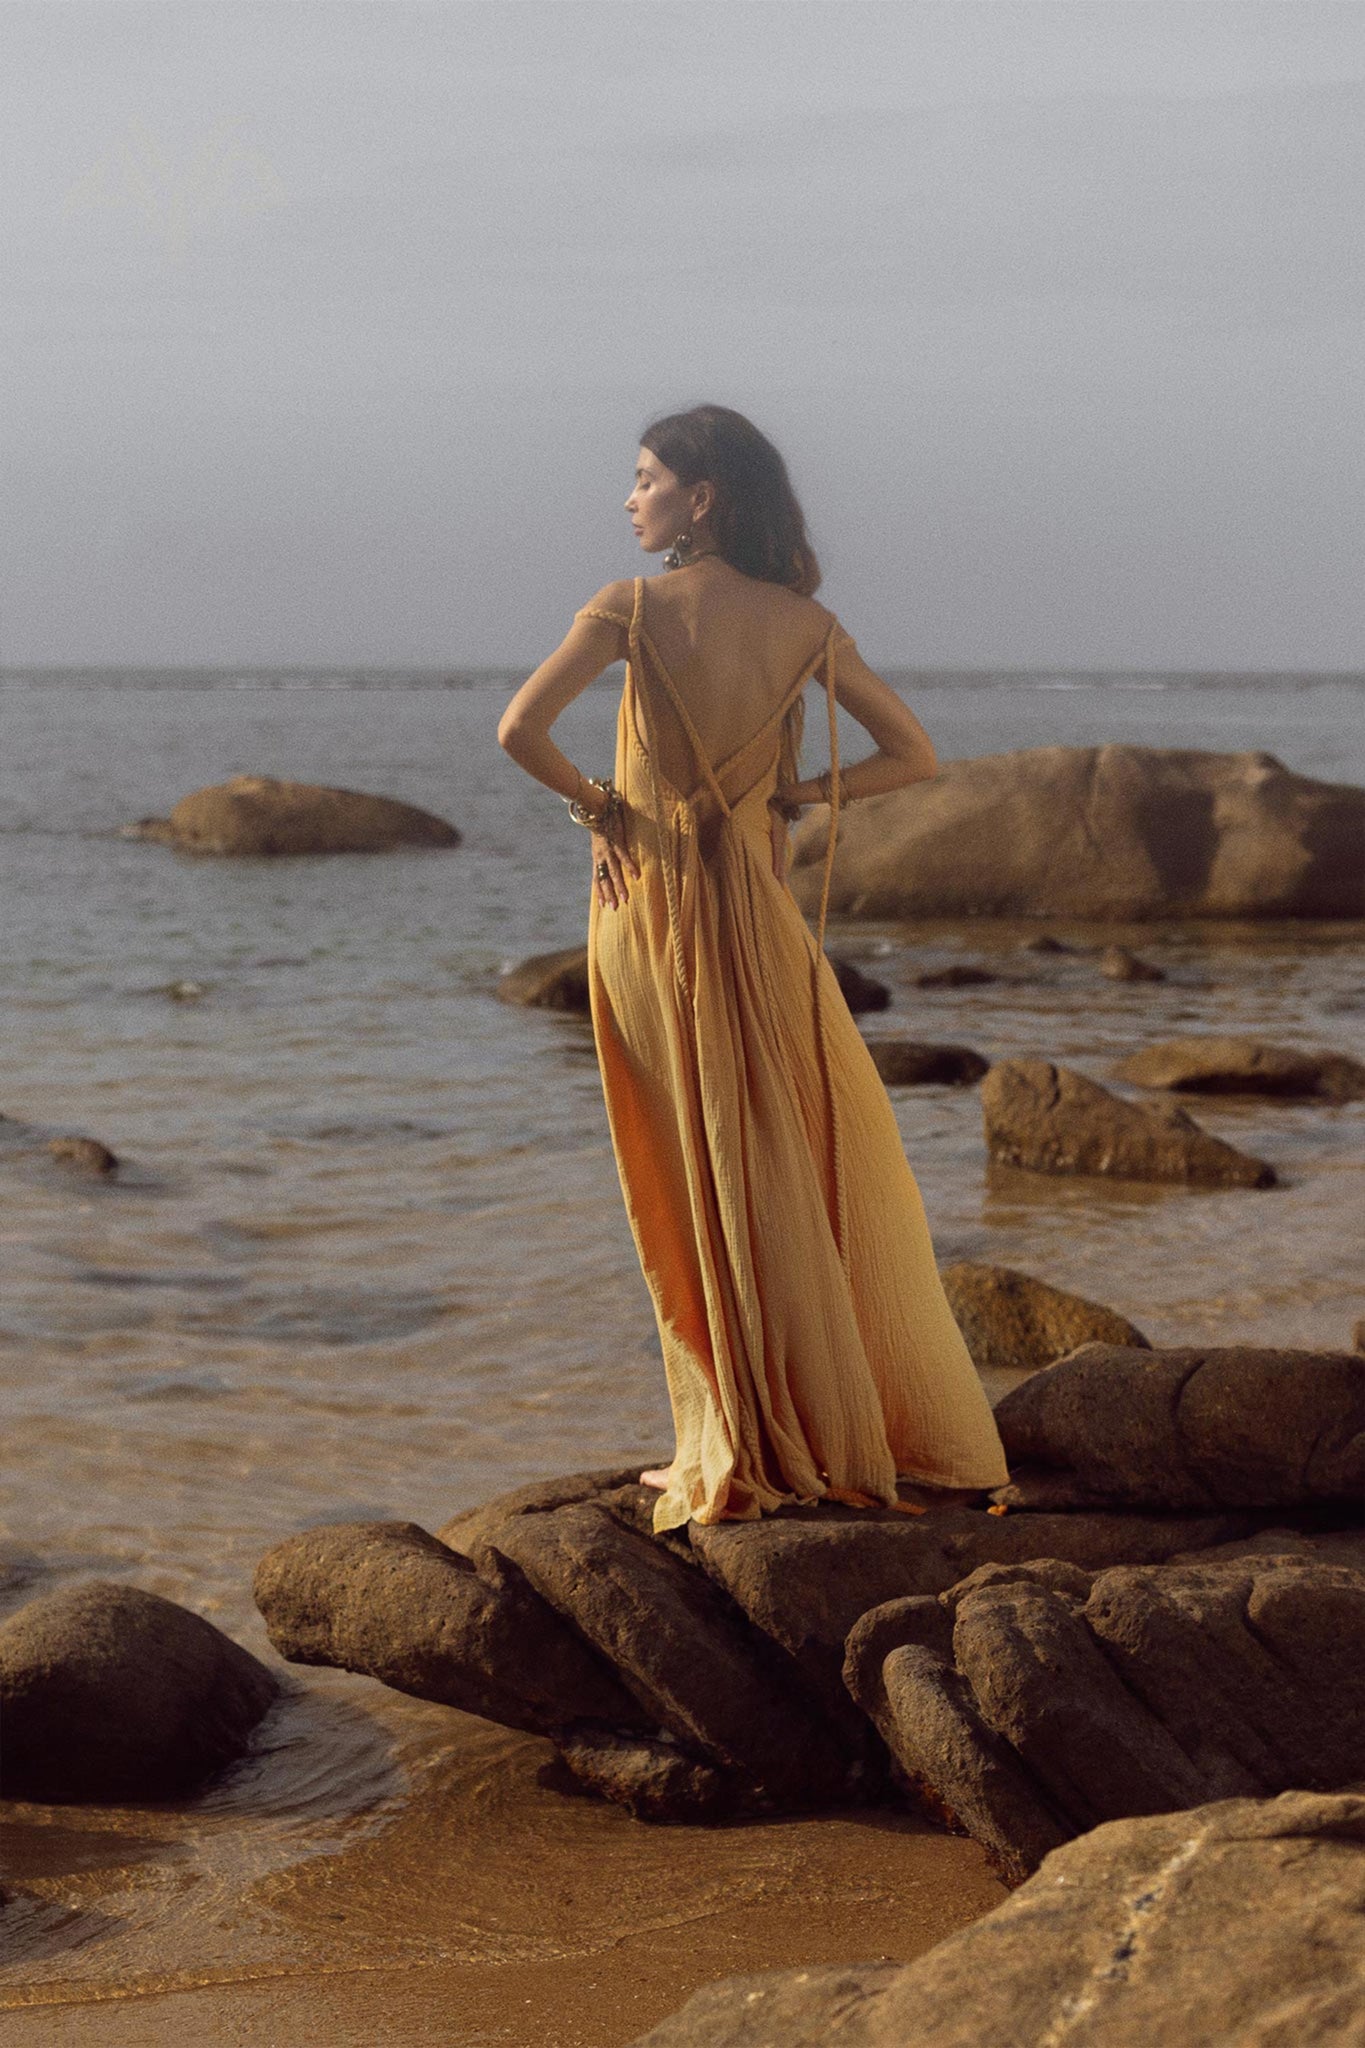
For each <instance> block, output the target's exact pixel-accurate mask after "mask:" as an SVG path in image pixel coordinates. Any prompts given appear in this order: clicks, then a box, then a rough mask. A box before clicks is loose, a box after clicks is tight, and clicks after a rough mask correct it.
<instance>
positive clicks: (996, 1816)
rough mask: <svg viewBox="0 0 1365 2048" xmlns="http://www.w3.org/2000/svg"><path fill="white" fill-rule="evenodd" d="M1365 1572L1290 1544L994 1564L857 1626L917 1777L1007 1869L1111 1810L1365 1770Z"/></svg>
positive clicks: (1008, 1872)
mask: <svg viewBox="0 0 1365 2048" xmlns="http://www.w3.org/2000/svg"><path fill="white" fill-rule="evenodd" d="M1362 1641H1365V1574H1362V1573H1361V1572H1360V1571H1358V1570H1356V1569H1355V1568H1354V1567H1353V1566H1351V1565H1349V1564H1328V1563H1324V1562H1322V1561H1321V1560H1319V1559H1317V1558H1311V1557H1303V1556H1298V1557H1290V1556H1269V1557H1267V1556H1260V1557H1255V1556H1252V1557H1226V1556H1225V1557H1222V1558H1220V1559H1218V1560H1217V1561H1215V1562H1203V1561H1200V1560H1194V1561H1192V1562H1190V1563H1187V1564H1184V1565H1176V1564H1173V1563H1166V1564H1164V1565H1160V1566H1150V1565H1146V1566H1143V1565H1121V1566H1118V1567H1116V1568H1115V1569H1113V1570H1110V1571H1104V1572H1099V1573H1089V1572H1085V1571H1082V1570H1080V1569H1079V1568H1078V1567H1077V1566H1075V1565H1071V1564H1061V1563H1059V1562H1058V1561H1057V1560H1055V1559H1044V1560H1035V1561H1033V1562H1029V1563H1024V1564H1019V1565H1014V1566H1002V1565H986V1566H983V1567H982V1568H981V1569H980V1570H978V1571H976V1572H973V1573H972V1574H971V1575H970V1576H969V1577H968V1578H966V1579H964V1580H963V1581H962V1582H961V1583H960V1584H958V1585H957V1586H954V1587H953V1588H952V1589H951V1590H950V1591H949V1592H947V1593H945V1594H942V1595H940V1597H939V1598H938V1599H936V1600H925V1599H920V1600H900V1601H896V1602H894V1603H892V1604H891V1605H890V1606H887V1607H883V1608H880V1609H876V1610H874V1611H872V1612H871V1613H868V1614H865V1615H864V1616H863V1617H862V1619H861V1620H860V1621H859V1622H858V1623H857V1625H856V1627H855V1628H854V1629H853V1630H852V1632H851V1634H850V1637H849V1644H848V1658H847V1663H846V1666H845V1672H846V1677H847V1681H848V1684H849V1687H850V1690H851V1691H852V1692H853V1694H854V1696H855V1697H856V1698H857V1700H858V1701H859V1703H860V1704H861V1705H862V1706H863V1708H864V1709H865V1711H866V1712H867V1713H868V1714H869V1715H870V1716H871V1718H872V1719H873V1721H874V1722H875V1723H876V1725H877V1728H878V1730H879V1731H880V1733H881V1735H882V1737H883V1739H884V1740H885V1742H886V1744H887V1746H888V1748H889V1749H890V1751H891V1754H892V1756H893V1758H894V1759H895V1761H896V1764H897V1766H898V1768H899V1770H900V1772H901V1774H902V1776H903V1778H904V1781H905V1782H906V1783H907V1784H908V1785H909V1786H910V1787H911V1788H912V1790H913V1791H914V1792H915V1793H916V1794H917V1795H918V1796H920V1797H921V1798H922V1800H923V1802H924V1804H925V1805H926V1806H927V1807H928V1809H929V1811H930V1812H931V1813H933V1814H935V1815H936V1816H939V1817H940V1818H944V1819H947V1820H948V1821H949V1822H950V1824H952V1825H956V1826H958V1827H961V1828H963V1829H964V1830H965V1831H966V1832H968V1833H970V1834H971V1835H972V1836H973V1837H974V1838H975V1839H976V1840H977V1841H979V1842H980V1843H981V1844H982V1846H983V1847H984V1848H985V1849H986V1852H987V1854H988V1856H989V1857H990V1858H991V1860H992V1862H993V1864H994V1865H995V1867H996V1868H997V1869H998V1870H999V1871H1000V1873H1001V1874H1002V1876H1004V1878H1005V1879H1006V1881H1007V1882H1011V1883H1016V1882H1018V1881H1019V1879H1020V1878H1021V1877H1023V1876H1026V1875H1027V1874H1028V1873H1029V1872H1030V1871H1031V1870H1033V1869H1035V1868H1036V1867H1037V1865H1038V1863H1039V1862H1040V1860H1041V1859H1042V1857H1043V1856H1044V1855H1046V1854H1047V1852H1048V1851H1049V1850H1050V1849H1052V1848H1054V1847H1055V1846H1056V1845H1057V1844H1058V1843H1059V1842H1061V1841H1064V1840H1066V1839H1068V1838H1070V1837H1071V1836H1073V1835H1076V1834H1081V1833H1084V1832H1085V1831H1086V1830H1087V1829H1089V1828H1092V1827H1095V1826H1097V1825H1098V1824H1099V1823H1100V1822H1102V1821H1106V1820H1117V1819H1120V1818H1123V1817H1124V1816H1127V1815H1136V1814H1143V1813H1159V1812H1164V1811H1167V1810H1168V1809H1175V1808H1179V1807H1184V1806H1193V1805H1198V1804H1200V1803H1201V1802H1203V1801H1205V1800H1209V1799H1222V1798H1232V1797H1236V1796H1240V1795H1244V1794H1245V1795H1250V1796H1257V1797H1259V1796H1261V1795H1264V1794H1266V1793H1272V1792H1281V1791H1285V1790H1288V1789H1289V1788H1291V1787H1299V1788H1304V1789H1308V1790H1318V1791H1331V1790H1335V1789H1338V1788H1341V1787H1343V1786H1347V1785H1350V1784H1353V1783H1354V1782H1355V1781H1356V1780H1358V1779H1359V1780H1365V1662H1363V1661H1362V1660H1361V1658H1360V1655H1359V1646H1360V1644H1361V1642H1362Z"/></svg>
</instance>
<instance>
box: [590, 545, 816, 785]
mask: <svg viewBox="0 0 1365 2048" xmlns="http://www.w3.org/2000/svg"><path fill="white" fill-rule="evenodd" d="M624 609H625V611H626V612H627V613H629V609H630V606H629V602H628V601H627V602H626V603H625V605H624ZM834 623H835V621H834V617H833V614H832V613H831V612H828V611H826V609H825V607H824V606H823V605H820V604H817V603H816V602H815V600H814V599H813V598H808V597H801V596H798V594H797V593H796V592H795V591H793V590H786V589H783V588H782V586H781V585H779V584H776V583H765V582H762V581H760V580H759V579H758V578H756V577H752V576H745V575H744V574H743V573H742V572H741V571H740V570H737V569H733V568H731V567H730V565H729V564H728V563H726V562H720V561H707V562H704V563H697V564H696V565H695V566H694V567H690V568H688V569H686V570H683V571H679V572H677V573H674V574H665V575H662V576H651V577H648V578H647V579H646V580H645V585H644V630H645V632H646V633H647V634H648V636H649V639H650V641H651V643H652V645H653V647H654V649H655V650H656V651H657V654H658V656H659V659H660V660H661V661H662V663H663V665H664V667H665V668H666V669H667V671H668V674H669V676H670V677H671V679H672V681H673V683H674V686H675V687H676V689H677V692H678V695H679V697H680V698H681V699H682V701H683V704H684V705H685V707H686V709H687V713H688V716H689V717H690V719H691V721H692V724H693V726H694V727H695V729H696V733H697V737H698V740H699V742H700V745H701V749H702V751H703V752H704V753H705V756H706V758H707V760H708V761H709V762H710V764H711V766H712V768H713V769H715V770H717V771H720V770H722V769H723V768H724V766H725V765H726V764H728V763H730V762H734V763H735V767H736V770H737V775H736V777H735V778H734V781H735V782H737V784H738V787H737V788H735V787H733V786H732V785H731V780H730V778H726V777H725V776H724V775H722V778H721V779H722V781H723V782H724V783H726V786H727V791H728V793H730V794H738V793H739V791H740V790H742V788H743V787H745V786H746V785H748V784H750V783H752V782H753V781H754V780H755V779H756V777H757V776H758V775H759V774H760V773H761V772H762V771H763V769H764V767H765V765H766V763H767V761H768V760H769V759H771V757H772V755H773V754H774V753H775V752H776V750H777V747H778V742H779V735H778V730H777V726H776V718H777V714H778V713H779V712H780V711H781V710H783V708H784V707H786V706H788V705H789V704H790V703H791V702H792V699H793V693H794V691H795V686H796V685H797V684H798V683H799V682H801V681H802V680H803V679H804V678H805V677H806V676H808V675H809V674H810V673H811V672H812V670H813V669H814V667H815V666H816V664H817V663H818V662H819V661H820V658H821V656H822V654H823V651H824V646H825V642H826V640H827V638H828V636H829V632H830V628H831V625H832V624H834ZM840 631H842V629H840ZM845 637H847V636H845ZM643 686H644V687H649V678H645V679H644V682H643ZM798 694H799V693H798ZM649 710H650V714H651V718H652V721H653V725H654V731H655V743H656V745H657V748H658V754H659V760H658V766H659V771H660V773H661V775H663V777H664V778H665V779H666V780H667V781H668V782H669V783H670V784H671V786H672V787H673V788H674V789H675V790H677V791H678V792H679V793H680V794H683V795H686V794H688V793H689V792H691V791H692V790H693V789H694V788H695V787H696V785H697V783H698V781H699V779H700V769H699V765H698V763H697V760H696V751H697V750H696V749H695V748H694V746H693V744H692V742H691V740H690V739H689V737H688V735H687V733H686V731H685V730H684V727H683V725H682V722H681V720H680V718H679V716H678V713H677V711H676V710H675V708H674V706H673V703H672V701H671V698H670V697H669V694H668V692H667V691H666V690H665V689H662V688H659V687H654V688H652V689H651V690H650V699H649ZM764 732H767V733H768V735H769V743H768V745H767V746H766V747H764V746H760V745H759V744H758V743H757V740H756V736H757V735H760V734H762V733H764ZM750 741H754V742H755V743H754V745H753V747H752V749H750V748H749V744H748V743H749V742H750ZM741 755H742V756H743V758H742V760H741V759H738V758H737V757H739V756H741Z"/></svg>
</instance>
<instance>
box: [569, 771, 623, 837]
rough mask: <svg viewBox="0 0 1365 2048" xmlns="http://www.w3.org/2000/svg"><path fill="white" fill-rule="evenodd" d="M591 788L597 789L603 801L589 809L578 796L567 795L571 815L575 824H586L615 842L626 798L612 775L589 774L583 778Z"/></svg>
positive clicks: (590, 828)
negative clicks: (594, 808)
mask: <svg viewBox="0 0 1365 2048" xmlns="http://www.w3.org/2000/svg"><path fill="white" fill-rule="evenodd" d="M581 779H582V781H583V782H584V783H585V784H586V786H587V787H588V788H589V789H595V790H596V791H597V793H598V795H599V796H600V797H601V799H602V801H601V802H600V803H599V804H598V806H597V808H596V810H591V811H590V810H588V809H587V808H586V807H585V806H584V804H583V803H582V802H581V801H580V799H579V798H578V797H576V796H566V797H565V799H564V801H565V803H566V804H567V805H568V807H569V816H570V817H571V818H572V819H573V821H574V823H575V825H586V826H587V827H588V829H589V831H590V832H600V833H601V834H602V837H603V838H604V839H606V840H609V841H611V842H612V844H615V842H616V838H617V825H618V823H619V821H620V817H621V810H622V805H623V802H624V799H623V797H622V795H621V792H620V790H619V789H618V788H617V787H616V784H615V783H614V782H613V781H612V779H611V777H610V775H587V776H584V777H582V778H581Z"/></svg>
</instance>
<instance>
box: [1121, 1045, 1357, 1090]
mask: <svg viewBox="0 0 1365 2048" xmlns="http://www.w3.org/2000/svg"><path fill="white" fill-rule="evenodd" d="M1114 1073H1115V1075H1116V1076H1117V1078H1118V1079H1119V1080H1120V1081H1135V1082H1136V1083H1137V1084H1138V1086H1139V1087H1142V1088H1175V1089H1179V1090H1181V1091H1182V1092H1184V1093H1188V1094H1192V1095H1268V1096H1281V1097H1286V1096H1287V1097H1293V1098H1298V1099H1302V1100H1307V1101H1320V1102H1356V1101H1359V1100H1360V1099H1361V1098H1362V1097H1365V1062H1363V1061H1361V1060H1356V1059H1351V1058H1350V1057H1349V1055H1348V1054H1346V1053H1342V1052H1299V1051H1298V1050H1296V1048H1294V1047H1293V1046H1288V1045H1267V1044H1266V1043H1265V1042H1264V1041H1263V1040H1261V1039H1257V1038H1217V1037H1207V1038H1202V1037H1201V1038H1168V1039H1163V1041H1162V1042H1161V1043H1160V1044H1159V1045H1145V1046H1143V1047H1142V1049H1141V1051H1140V1052H1134V1053H1129V1055H1128V1057H1127V1058H1126V1059H1122V1060H1120V1061H1119V1063H1118V1065H1117V1066H1116V1067H1115V1068H1114Z"/></svg>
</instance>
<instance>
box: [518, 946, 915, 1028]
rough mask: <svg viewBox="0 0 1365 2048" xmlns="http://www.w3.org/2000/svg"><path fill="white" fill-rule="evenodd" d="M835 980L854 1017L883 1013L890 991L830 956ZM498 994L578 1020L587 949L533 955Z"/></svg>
mask: <svg viewBox="0 0 1365 2048" xmlns="http://www.w3.org/2000/svg"><path fill="white" fill-rule="evenodd" d="M829 964H830V966H831V967H832V968H833V969H834V978H835V980H836V981H837V982H838V984H839V988H840V991H841V993H842V995H843V998H844V1001H845V1002H846V1003H847V1004H848V1007H849V1009H850V1010H852V1011H853V1013H854V1015H855V1016H859V1015H861V1014H862V1013H863V1012H864V1011H865V1010H884V1009H885V1008H886V1007H887V1004H888V1003H889V1002H890V1001H891V991H890V989H888V988H887V986H886V984H885V983H884V982H881V981H874V980H873V978H872V976H871V975H870V974H864V973H863V971H862V969H861V968H860V967H858V966H856V965H855V963H854V962H853V961H852V960H843V959H840V958H839V957H838V955H836V954H834V953H831V954H830V955H829ZM497 994H498V996H499V998H500V1000H501V1001H502V1002H504V1003H522V1004H525V1005H527V1006H528V1007H529V1008H531V1009H537V1010H573V1011H576V1012H577V1013H578V1014H579V1015H580V1016H587V1015H588V1014H589V1013H590V1011H591V1007H592V1006H591V1001H590V998H589V994H588V949H587V947H586V946H561V947H560V948H559V949H558V950H557V951H556V952H553V953H533V954H532V955H531V957H530V958H529V959H527V960H522V961H520V962H519V963H518V964H517V966H515V967H512V968H509V969H508V971H507V973H506V974H504V975H502V976H500V978H499V980H498V984H497Z"/></svg>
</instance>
